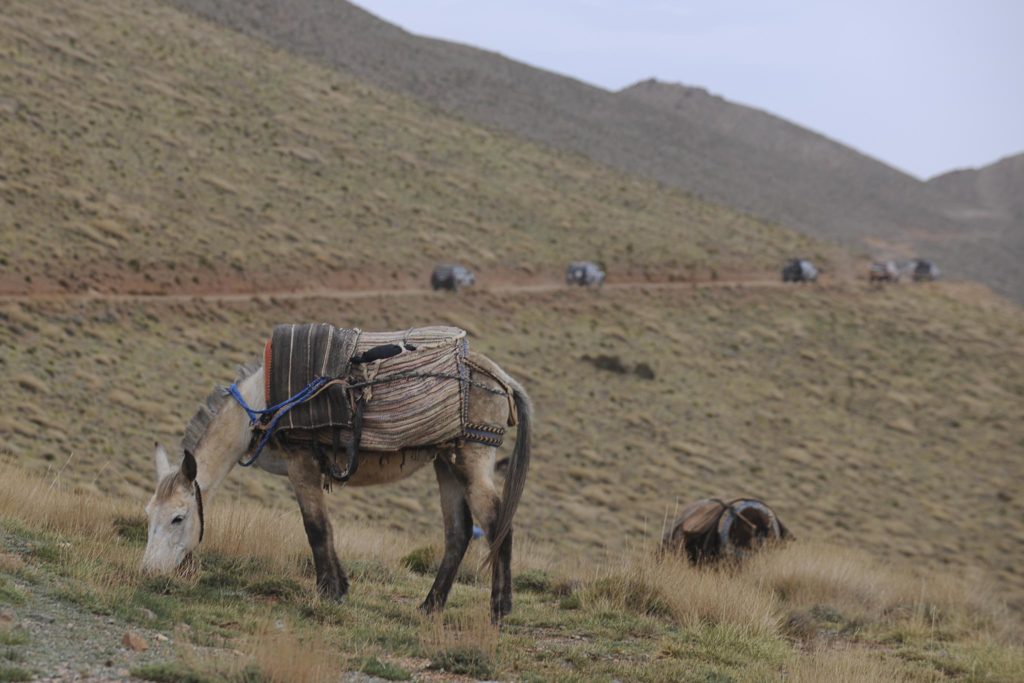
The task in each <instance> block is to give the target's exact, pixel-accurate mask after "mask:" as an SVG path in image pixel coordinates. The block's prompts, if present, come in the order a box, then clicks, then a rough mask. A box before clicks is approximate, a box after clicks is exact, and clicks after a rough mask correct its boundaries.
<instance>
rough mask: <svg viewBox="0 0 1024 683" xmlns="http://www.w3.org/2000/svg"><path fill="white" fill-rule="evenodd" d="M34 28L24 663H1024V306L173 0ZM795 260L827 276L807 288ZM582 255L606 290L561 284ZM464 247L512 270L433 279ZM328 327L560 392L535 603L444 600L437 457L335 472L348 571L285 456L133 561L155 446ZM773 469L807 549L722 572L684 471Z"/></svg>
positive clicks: (20, 220)
mask: <svg viewBox="0 0 1024 683" xmlns="http://www.w3.org/2000/svg"><path fill="white" fill-rule="evenodd" d="M0 54H2V56H3V59H0V87H2V92H3V98H4V99H3V100H2V102H3V103H4V105H3V106H0V160H2V167H0V199H2V202H3V203H2V204H0V206H3V211H2V212H0V395H2V396H3V397H4V399H5V406H6V407H5V410H4V411H3V412H2V413H0V680H20V679H23V678H26V677H28V676H31V675H33V674H47V675H51V676H54V677H60V676H64V677H71V676H78V675H83V676H84V675H89V676H92V677H93V678H94V679H98V680H110V679H118V680H126V679H129V677H131V676H132V674H134V677H135V678H136V679H137V678H139V677H142V678H145V679H147V680H153V681H180V680H191V681H200V682H203V683H205V682H206V681H220V680H230V681H238V682H239V683H241V682H242V681H244V682H245V683H253V681H261V682H265V681H272V682H273V683H278V682H280V681H290V680H294V679H295V678H297V677H305V678H306V679H308V680H315V681H321V680H322V681H326V680H332V681H335V682H336V681H337V680H338V679H339V677H341V676H342V675H344V677H343V678H342V680H346V681H353V682H355V683H366V679H365V678H364V677H361V676H364V673H369V674H373V675H375V676H378V677H381V678H386V679H393V680H402V679H409V678H411V679H413V680H421V681H438V680H445V681H449V680H454V681H471V680H479V679H493V678H499V679H502V680H509V679H513V680H550V679H556V678H557V679H560V680H561V679H565V680H570V681H571V680H578V681H591V680H608V681H611V680H634V679H635V680H646V681H659V682H664V681H677V680H687V681H693V682H694V683H697V682H703V683H707V681H719V682H721V681H734V682H739V681H744V682H746V681H751V682H754V681H757V682H760V681H766V680H771V681H787V682H792V681H820V680H830V681H836V682H837V683H838V682H840V681H897V680H913V681H922V682H928V683H937V682H939V681H949V680H953V681H965V682H967V681H1007V682H1010V681H1013V682H1015V681H1018V680H1021V678H1022V677H1024V649H1022V647H1021V644H1022V642H1024V641H1022V629H1024V620H1022V613H1024V574H1022V573H1021V571H1020V569H1019V568H1020V566H1021V564H1022V563H1024V495H1022V494H1021V492H1020V491H1019V490H1018V488H1019V487H1016V486H1015V483H1016V482H1018V481H1020V480H1021V479H1022V477H1024V461H1022V459H1021V458H1020V446H1021V443H1022V442H1024V431H1022V425H1024V400H1022V399H1024V313H1022V311H1021V309H1020V308H1019V307H1017V306H1014V305H1012V304H1010V303H1008V302H1006V301H1005V300H1003V299H1001V298H999V297H997V296H994V295H993V294H992V293H991V292H990V291H989V290H988V289H987V288H985V287H983V286H980V285H975V284H971V283H963V282H937V283H929V284H924V285H907V284H904V285H901V286H893V287H887V288H872V287H869V286H868V285H867V284H866V283H864V282H861V281H853V280H852V279H851V278H849V277H847V273H848V272H849V269H850V268H852V267H854V266H856V265H858V260H857V258H856V257H855V256H853V255H850V254H849V253H846V252H842V251H840V250H839V249H837V248H835V247H833V246H827V245H825V244H823V243H822V242H818V241H815V240H813V239H812V238H809V237H806V236H801V235H799V234H797V233H795V232H793V231H792V230H789V229H787V228H785V227H782V226H779V225H774V224H766V223H763V222H761V221H758V220H755V219H752V218H749V217H746V216H744V215H741V214H738V213H736V212H734V211H731V210H728V209H725V208H722V207H720V206H717V205H714V204H710V203H706V202H703V201H700V200H698V199H695V198H693V197H692V196H689V195H687V194H685V193H683V192H680V191H678V190H675V189H671V188H666V187H664V186H661V185H658V184H657V183H655V182H652V181H647V180H637V179H634V178H632V177H630V176H627V175H624V174H622V173H620V172H617V171H613V170H609V169H607V168H606V167H603V166H601V165H598V164H595V163H594V162H592V161H590V160H587V159H585V158H582V157H580V156H577V155H575V154H571V153H568V152H559V151H552V150H550V149H548V148H544V147H540V146H536V145H533V144H531V143H528V142H523V141H522V140H520V139H518V138H515V137H513V136H511V135H507V134H505V133H502V132H495V131H489V130H484V129H482V128H480V127H477V126H475V125H473V124H470V123H466V122H465V121H459V120H455V119H452V118H451V117H448V116H446V115H445V114H443V113H442V112H439V111H437V110H435V109H430V108H428V107H425V106H423V105H422V104H417V103H415V102H413V101H410V100H409V99H406V98H405V97H403V96H401V95H398V94H395V93H389V92H385V91H382V90H379V89H377V88H376V87H375V86H373V85H368V84H366V83H364V82H362V81H360V80H357V79H356V78H355V77H354V76H351V75H349V74H346V73H342V72H337V71H332V70H330V69H328V68H326V67H324V66H323V65H320V64H317V63H314V62H310V61H307V60H305V59H303V58H301V57H298V56H296V55H294V54H292V53H290V52H287V51H281V50H277V49H274V48H272V47H268V45H267V44H265V43H264V42H261V41H259V40H254V39H252V38H249V37H246V36H244V35H240V34H238V33H235V32H232V31H227V30H225V29H224V28H223V27H221V26H220V25H218V24H215V23H212V22H208V21H205V20H202V19H199V18H196V17H194V16H192V15H189V14H186V13H182V12H180V11H178V10H175V9H173V8H171V7H169V6H167V5H166V4H162V3H160V2H157V1H156V0H70V1H69V0H16V1H15V2H12V3H9V4H8V5H7V6H5V8H4V20H3V21H2V22H0ZM794 252H798V253H806V254H809V255H811V256H812V257H813V258H815V259H819V260H822V261H824V262H825V264H826V266H827V270H828V277H827V278H825V279H823V281H822V282H821V283H819V284H817V285H813V286H812V285H808V286H797V285H787V286H783V285H782V284H781V283H780V282H778V278H777V276H776V268H777V265H778V261H779V260H780V259H782V258H783V257H784V256H786V255H788V254H791V253H794ZM581 253H586V254H593V255H596V257H599V258H603V259H605V260H607V262H608V263H609V265H610V269H611V273H610V276H609V282H608V284H607V285H606V286H605V287H604V288H603V289H601V290H584V289H578V288H567V287H563V286H561V284H560V280H559V275H560V271H561V270H562V268H563V267H564V263H565V261H567V260H569V259H570V258H577V257H579V256H580V255H581ZM449 258H452V259H456V258H457V259H464V260H466V261H467V262H468V263H470V264H471V265H473V266H474V267H476V268H477V269H478V271H479V273H480V280H481V282H480V285H479V286H478V287H477V288H476V289H470V290H466V291H463V292H460V293H459V294H458V295H450V294H446V293H434V292H431V291H429V289H428V288H427V287H426V281H425V280H426V277H425V276H426V273H427V272H429V269H430V268H431V266H432V265H433V264H434V263H435V262H436V261H437V260H441V259H445V260H447V259H449ZM312 320H318V321H330V322H333V323H335V324H337V325H341V326H346V327H352V326H357V327H361V328H363V329H367V330H385V329H403V328H408V327H411V326H416V325H426V324H437V323H445V324H452V325H457V326H460V327H463V328H465V329H466V330H467V331H468V332H469V334H470V343H471V345H472V347H473V348H474V349H476V350H479V351H482V352H484V353H487V354H488V355H490V356H491V357H492V358H493V359H495V360H496V361H497V362H498V363H499V364H501V365H502V366H503V367H504V368H506V369H507V370H508V371H509V372H510V373H511V374H513V375H514V376H515V377H517V378H518V379H520V380H521V381H522V382H523V384H524V385H525V387H526V388H527V390H528V392H529V393H530V395H531V397H532V398H533V401H534V403H535V405H536V409H537V424H536V433H535V441H534V456H533V464H532V466H531V470H530V475H529V478H528V483H527V486H526V490H525V493H524V499H523V504H522V505H521V506H520V509H519V513H518V515H517V518H516V524H517V530H516V544H517V551H516V560H515V561H516V566H515V572H514V573H515V574H516V576H517V578H516V591H517V592H516V601H517V603H516V605H517V607H516V611H515V612H514V613H513V616H512V617H511V618H510V619H509V621H508V623H507V624H506V625H505V626H504V627H503V629H502V630H501V631H498V630H497V629H494V628H492V627H491V626H490V625H489V624H488V622H487V615H486V614H485V613H484V609H485V608H486V603H487V600H486V598H485V597H484V596H485V595H486V585H485V582H484V581H482V580H481V577H480V570H479V561H480V559H481V552H482V551H481V550H480V549H474V550H473V551H472V552H473V555H472V556H471V557H470V558H469V560H468V561H467V562H466V564H465V565H464V568H463V570H462V571H461V573H460V577H459V579H458V585H457V586H456V588H455V590H454V593H453V600H452V605H451V607H452V610H451V612H450V613H448V615H447V616H446V617H445V618H443V619H440V618H439V619H426V618H423V617H421V616H420V615H419V614H418V613H417V612H416V605H417V604H418V601H419V600H421V599H422V595H423V593H424V591H425V590H426V588H427V587H428V585H429V583H430V580H431V578H430V577H429V570H430V568H431V565H432V564H433V563H434V562H436V549H437V547H438V546H439V544H440V542H441V520H440V511H439V509H438V508H439V505H438V494H437V485H436V482H435V481H434V478H433V476H432V474H431V473H430V472H429V471H422V472H419V473H417V474H416V475H414V476H412V477H410V478H409V479H408V480H405V481H403V482H401V483H399V484H397V485H394V486H387V487H381V488H365V489H357V488H354V487H336V488H335V489H334V491H333V492H332V493H331V494H330V495H329V496H328V504H329V506H330V508H331V511H332V515H333V519H334V524H335V531H336V538H337V542H338V545H339V552H340V554H341V556H342V559H343V561H344V562H345V563H346V564H347V566H348V568H349V570H350V571H351V575H352V578H353V591H352V594H351V597H350V598H349V600H348V601H347V602H345V603H343V604H340V605H335V604H326V603H323V602H320V601H318V600H316V599H314V598H313V597H312V589H313V582H314V579H313V578H312V576H311V573H310V571H309V554H308V545H307V544H306V541H305V539H304V538H303V532H302V528H301V520H300V517H299V513H298V510H297V506H296V505H295V502H294V497H293V495H292V493H291V492H290V491H289V487H288V485H287V482H286V481H285V480H283V479H282V478H279V477H272V476H270V475H268V474H266V473H263V472H260V471H252V470H242V469H240V468H238V469H236V471H234V472H232V473H231V475H230V476H229V477H228V479H227V481H226V484H225V486H224V489H223V490H222V491H220V492H219V493H217V495H216V496H210V498H211V499H212V500H211V501H210V502H211V505H210V506H209V509H208V517H207V528H206V532H207V534H208V537H207V538H206V540H204V542H203V545H202V547H201V548H200V549H199V551H198V552H197V557H198V559H199V562H200V563H201V568H200V571H199V572H198V573H196V574H193V575H191V576H186V577H178V578H169V579H154V578H145V577H142V576H141V575H140V574H139V573H138V572H137V567H138V564H139V557H140V554H141V552H142V544H143V539H144V537H145V534H146V522H145V516H144V513H143V506H144V505H145V502H146V500H147V499H148V497H149V495H150V494H151V492H152V488H153V472H152V459H151V454H152V448H153V441H154V439H157V440H159V441H161V442H163V443H165V444H167V445H168V446H169V447H171V448H175V447H176V446H177V444H178V443H179V442H180V438H181V434H182V431H183V427H184V425H185V424H186V422H187V420H188V418H189V417H190V416H191V415H192V414H193V412H194V410H195V407H196V402H197V401H198V400H199V399H200V398H201V397H202V396H204V395H205V394H206V393H207V392H208V391H209V389H210V386H211V384H212V383H217V384H224V383H227V382H230V381H231V379H232V378H233V376H234V372H235V366H236V365H238V364H240V363H243V362H247V361H249V360H251V359H252V358H253V357H254V356H255V355H256V354H257V353H258V352H259V351H260V350H261V349H262V345H263V342H264V341H265V339H266V337H267V335H268V334H269V333H270V331H271V329H272V327H273V325H275V324H278V323H282V322H290V321H312ZM602 357H603V358H602ZM638 366H640V368H639V369H638ZM507 450H508V449H507V447H506V451H507ZM207 493H210V492H207ZM741 495H755V496H759V497H763V498H764V499H765V500H767V501H768V502H769V503H770V504H771V505H772V506H773V507H774V508H775V509H776V510H777V511H778V512H779V514H780V515H781V517H782V519H783V520H785V522H786V524H787V525H788V526H789V527H790V528H791V529H792V530H793V531H794V533H795V534H796V536H797V541H796V542H794V543H793V544H791V545H789V546H787V547H786V548H783V549H779V550H778V552H772V553H766V554H764V555H762V556H761V557H759V558H758V559H757V560H756V561H754V562H750V563H747V564H745V565H743V566H742V567H736V568H733V567H729V568H726V569H725V570H724V571H720V572H719V571H698V570H696V569H693V568H691V567H688V566H684V565H682V564H681V563H679V562H675V561H674V560H672V559H668V560H658V559H656V558H655V557H654V556H653V555H652V553H651V550H652V549H653V547H654V546H655V545H656V543H657V540H658V538H659V537H660V535H661V531H662V528H663V526H664V524H665V520H666V519H670V518H671V517H672V515H673V514H674V513H675V511H676V510H677V509H678V507H679V506H680V505H681V504H684V503H686V502H688V501H691V500H694V499H697V498H700V497H705V496H723V497H733V496H741ZM424 572H426V573H424ZM128 628H131V629H133V630H137V631H139V633H140V634H141V635H142V637H144V638H145V639H146V640H147V641H148V642H149V645H150V649H149V650H147V651H144V652H131V651H128V650H127V649H125V648H124V647H121V646H120V645H118V643H119V642H120V638H121V637H122V635H123V633H124V631H125V630H126V629H128ZM296 672H298V673H296ZM355 672H364V673H355Z"/></svg>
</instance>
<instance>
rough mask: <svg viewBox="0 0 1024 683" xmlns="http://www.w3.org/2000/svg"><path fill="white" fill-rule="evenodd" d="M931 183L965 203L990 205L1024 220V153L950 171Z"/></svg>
mask: <svg viewBox="0 0 1024 683" xmlns="http://www.w3.org/2000/svg"><path fill="white" fill-rule="evenodd" d="M928 184H929V185H932V186H934V187H935V188H936V189H938V190H940V191H941V192H943V193H945V194H947V195H949V196H951V197H956V198H957V199H958V200H960V201H962V202H964V203H965V204H971V205H974V206H980V207H984V208H987V209H990V210H992V211H994V212H998V213H999V214H1001V215H1002V217H1005V218H1009V219H1016V220H1017V221H1021V220H1024V218H1022V217H1024V196H1022V195H1021V188H1022V187H1024V154H1017V155H1016V156H1011V157H1007V158H1005V159H1000V160H999V161H997V162H996V163H994V164H990V165H988V166H985V167H983V168H978V169H973V168H972V169H964V170H959V171H950V172H949V173H944V174H942V175H939V176H936V177H934V178H932V179H931V180H929V181H928Z"/></svg>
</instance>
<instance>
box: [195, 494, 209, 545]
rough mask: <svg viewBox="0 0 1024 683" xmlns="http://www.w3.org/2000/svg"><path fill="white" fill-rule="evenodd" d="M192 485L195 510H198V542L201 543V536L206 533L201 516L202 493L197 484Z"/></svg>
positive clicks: (204, 519)
mask: <svg viewBox="0 0 1024 683" xmlns="http://www.w3.org/2000/svg"><path fill="white" fill-rule="evenodd" d="M192 485H193V486H194V487H195V489H196V508H197V509H198V510H199V542H200V543H202V542H203V535H204V534H205V533H206V517H205V516H204V515H203V492H202V490H200V488H199V482H198V481H194V482H192Z"/></svg>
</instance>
